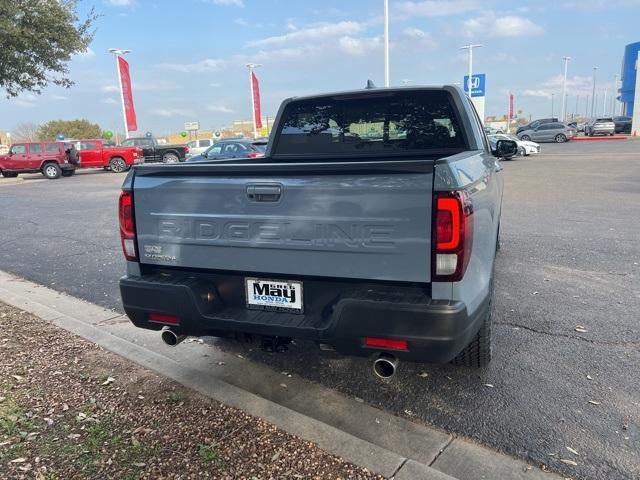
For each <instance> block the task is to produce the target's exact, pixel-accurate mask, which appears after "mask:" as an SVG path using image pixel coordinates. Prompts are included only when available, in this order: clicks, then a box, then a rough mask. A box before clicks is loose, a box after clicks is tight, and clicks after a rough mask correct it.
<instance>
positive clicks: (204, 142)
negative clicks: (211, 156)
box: [186, 138, 216, 158]
mask: <svg viewBox="0 0 640 480" xmlns="http://www.w3.org/2000/svg"><path fill="white" fill-rule="evenodd" d="M215 142H216V141H215V140H213V139H212V138H200V139H198V140H191V141H190V142H189V143H187V146H188V147H189V153H187V155H186V156H187V158H189V157H193V156H194V155H200V154H202V153H204V151H205V150H206V149H207V148H209V147H210V146H212V145H213V144H214V143H215Z"/></svg>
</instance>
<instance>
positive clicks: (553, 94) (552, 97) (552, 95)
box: [551, 93, 556, 118]
mask: <svg viewBox="0 0 640 480" xmlns="http://www.w3.org/2000/svg"><path fill="white" fill-rule="evenodd" d="M555 96H556V94H555V93H552V94H551V118H553V99H554V97H555Z"/></svg>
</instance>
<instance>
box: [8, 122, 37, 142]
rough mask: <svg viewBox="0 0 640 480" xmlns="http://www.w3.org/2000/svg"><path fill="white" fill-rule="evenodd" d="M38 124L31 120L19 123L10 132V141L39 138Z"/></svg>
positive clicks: (30, 140) (27, 140) (35, 139)
mask: <svg viewBox="0 0 640 480" xmlns="http://www.w3.org/2000/svg"><path fill="white" fill-rule="evenodd" d="M39 131H40V126H39V125H36V124H35V123H32V122H26V123H21V124H20V125H18V126H17V127H16V128H14V129H13V132H11V141H12V142H14V143H15V142H35V141H37V140H40V133H39Z"/></svg>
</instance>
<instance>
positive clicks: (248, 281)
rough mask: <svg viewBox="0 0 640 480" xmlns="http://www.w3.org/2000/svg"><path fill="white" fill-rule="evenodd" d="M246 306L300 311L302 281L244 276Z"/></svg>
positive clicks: (258, 308)
mask: <svg viewBox="0 0 640 480" xmlns="http://www.w3.org/2000/svg"><path fill="white" fill-rule="evenodd" d="M245 287H246V293H247V308H251V309H254V310H273V311H280V312H294V313H302V312H303V308H302V305H303V303H302V282H294V281H291V280H265V279H260V278H245Z"/></svg>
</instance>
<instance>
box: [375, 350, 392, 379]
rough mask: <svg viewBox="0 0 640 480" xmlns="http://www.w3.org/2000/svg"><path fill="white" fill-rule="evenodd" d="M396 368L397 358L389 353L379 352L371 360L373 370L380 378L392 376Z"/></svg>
mask: <svg viewBox="0 0 640 480" xmlns="http://www.w3.org/2000/svg"><path fill="white" fill-rule="evenodd" d="M397 368H398V359H397V358H396V357H394V356H393V355H391V354H389V353H381V354H380V355H378V358H376V360H375V361H374V362H373V372H374V373H375V374H376V375H377V376H378V377H380V378H384V379H388V378H391V377H393V376H394V375H395V374H396V369H397Z"/></svg>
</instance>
